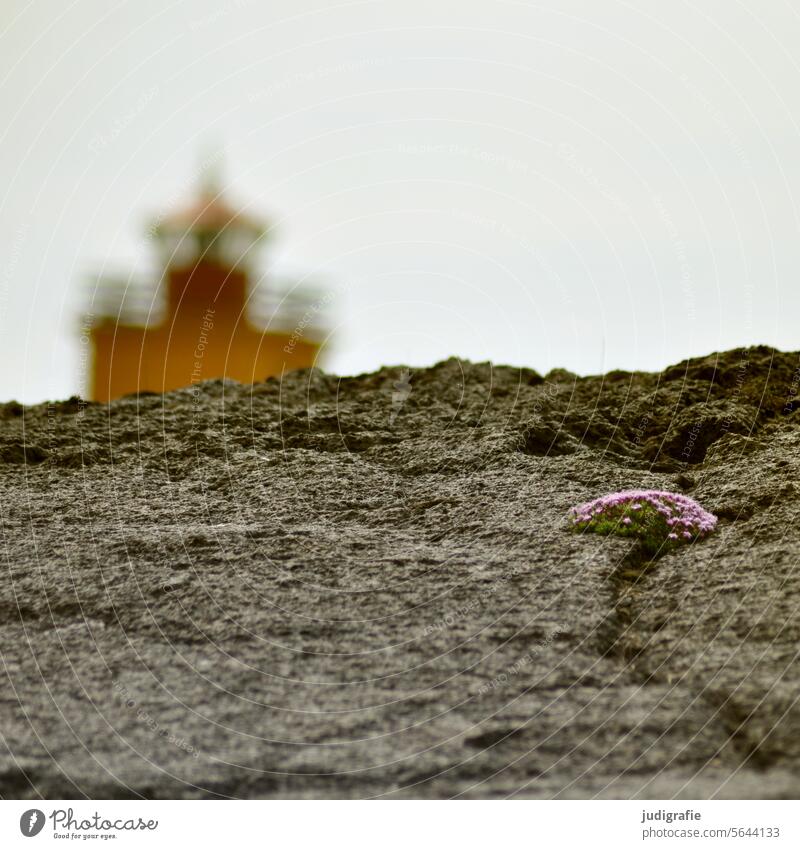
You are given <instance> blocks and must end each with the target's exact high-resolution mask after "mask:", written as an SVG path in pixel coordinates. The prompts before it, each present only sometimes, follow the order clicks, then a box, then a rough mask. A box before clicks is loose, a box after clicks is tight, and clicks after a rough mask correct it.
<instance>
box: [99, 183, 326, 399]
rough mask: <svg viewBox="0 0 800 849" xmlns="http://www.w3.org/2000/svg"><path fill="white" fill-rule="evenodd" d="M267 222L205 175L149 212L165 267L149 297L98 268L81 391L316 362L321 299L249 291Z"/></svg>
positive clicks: (171, 383)
mask: <svg viewBox="0 0 800 849" xmlns="http://www.w3.org/2000/svg"><path fill="white" fill-rule="evenodd" d="M266 232H267V230H266V227H265V225H264V223H263V222H262V221H260V220H258V219H257V218H255V217H253V216H251V215H249V214H246V213H244V212H241V211H238V210H237V209H236V208H234V207H233V206H231V205H230V204H229V203H228V201H227V200H226V199H225V197H224V195H223V192H222V190H221V189H220V187H219V183H218V181H217V180H216V179H214V178H213V177H212V178H209V179H207V180H206V181H205V182H203V183H202V184H201V185H200V187H199V191H198V192H197V196H196V198H195V199H194V201H193V202H192V203H190V204H189V205H188V206H186V207H185V208H183V209H180V210H179V211H177V212H176V213H174V214H172V215H170V216H168V217H166V218H164V219H163V220H161V221H159V222H156V223H155V224H154V225H153V226H152V227H151V233H152V235H153V237H154V239H155V245H156V250H157V252H158V259H159V264H160V266H161V268H162V269H163V276H162V279H161V281H160V283H159V286H158V287H157V288H156V289H155V290H153V289H152V287H151V291H152V292H153V297H151V298H149V299H148V298H147V297H146V295H147V287H140V286H137V285H134V284H132V283H131V282H130V280H125V279H116V280H115V279H113V278H102V279H100V280H99V281H98V282H97V285H96V287H95V290H94V293H93V298H92V308H91V312H92V313H93V318H92V321H91V328H90V330H89V337H90V340H91V347H92V365H91V378H90V386H89V397H90V398H91V399H92V400H95V401H108V400H111V399H113V398H118V397H120V396H122V395H127V394H130V393H136V392H144V391H150V392H165V391H168V390H170V389H177V388H179V387H183V386H189V385H191V384H194V383H198V382H199V381H201V380H208V379H211V378H217V377H230V378H234V379H235V380H238V381H241V382H243V383H255V382H257V381H261V380H264V379H265V378H267V377H273V376H278V375H281V374H282V373H284V372H285V371H289V370H292V369H298V368H306V367H309V366H312V365H314V364H315V363H316V361H317V357H318V355H319V350H320V340H321V337H322V335H323V333H322V329H321V327H320V323H321V321H322V320H323V315H322V304H323V301H324V299H318V300H317V301H316V302H315V301H314V300H313V299H312V298H311V297H308V296H306V297H303V296H302V295H300V294H297V293H296V292H287V294H285V295H284V296H283V297H278V296H277V295H276V293H274V292H273V293H272V297H271V298H269V299H265V297H264V296H263V293H261V292H257V291H255V289H254V288H253V286H252V280H253V279H254V277H255V269H254V259H255V253H256V248H257V247H259V246H260V245H261V244H262V242H263V240H264V238H265V235H266ZM148 300H149V302H148Z"/></svg>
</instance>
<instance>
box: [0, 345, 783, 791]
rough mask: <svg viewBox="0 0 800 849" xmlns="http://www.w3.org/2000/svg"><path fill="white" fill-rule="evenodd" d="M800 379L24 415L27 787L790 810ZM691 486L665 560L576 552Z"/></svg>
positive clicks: (436, 378)
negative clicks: (607, 524)
mask: <svg viewBox="0 0 800 849" xmlns="http://www.w3.org/2000/svg"><path fill="white" fill-rule="evenodd" d="M798 388H800V358H799V357H798V355H797V354H787V353H780V352H778V351H775V350H772V349H769V348H763V347H759V348H750V349H746V350H743V351H733V352H729V353H726V354H721V355H714V356H709V357H706V358H702V359H696V360H691V361H688V362H684V363H681V364H680V365H677V366H674V367H672V368H669V369H667V370H665V371H664V372H663V373H661V374H642V373H633V374H629V373H624V372H612V373H610V374H607V375H605V376H602V377H589V378H577V377H575V376H574V375H571V374H569V373H568V372H565V371H563V370H558V371H555V372H552V373H551V374H549V375H547V376H546V377H542V376H540V375H539V374H537V373H536V372H534V371H531V370H525V369H523V370H520V369H514V368H508V367H492V366H491V365H488V364H470V363H466V362H461V361H457V360H448V361H446V362H443V363H440V364H439V365H436V366H434V367H432V368H429V369H425V370H419V371H416V372H413V373H412V374H411V377H410V380H409V379H407V378H405V377H403V374H402V372H401V370H400V369H397V368H387V369H383V370H381V371H379V372H377V373H375V374H369V375H362V376H359V377H352V378H343V379H339V378H336V377H332V376H330V375H326V374H322V373H320V372H318V371H314V372H300V373H295V374H292V375H289V376H288V377H286V378H285V379H284V380H283V381H278V380H268V381H266V382H264V383H261V384H256V385H254V386H252V387H251V386H244V385H238V384H235V383H230V382H222V381H215V382H209V383H205V384H202V385H199V386H197V387H194V388H191V389H186V390H181V391H178V392H172V393H170V394H168V395H166V396H164V397H162V396H155V395H146V396H144V395H143V396H139V397H132V398H125V399H122V400H120V401H116V402H114V403H112V404H111V405H108V406H106V405H92V404H89V405H84V404H83V403H82V402H80V401H79V400H78V399H71V400H69V401H66V402H62V403H56V404H51V405H41V406H37V407H27V408H22V407H21V406H19V405H18V404H13V403H12V404H6V405H3V406H0V470H2V477H1V478H0V479H1V480H2V490H3V491H2V501H0V506H1V508H2V515H1V518H2V540H3V551H4V555H5V565H4V569H3V573H2V581H1V582H0V588H1V590H2V593H1V594H0V605H1V606H2V614H3V615H2V619H1V620H0V648H1V649H2V660H3V672H2V676H3V678H4V686H3V689H2V696H0V699H1V700H2V711H0V727H1V729H2V734H3V742H4V747H3V748H2V750H0V793H1V794H2V795H3V796H4V797H12V798H18V797H31V798H35V797H39V796H44V797H50V798H64V797H70V798H76V797H82V796H89V797H95V798H100V797H138V796H143V797H155V798H163V797H167V798H171V797H209V796H222V797H453V796H461V797H508V796H518V797H540V798H552V797H559V798H565V797H580V798H586V797H622V798H628V797H653V798H659V797H692V798H698V797H699V798H707V797H787V796H788V797H797V796H798V795H800V792H799V791H800V704H798V696H800V676H799V675H798V648H800V610H799V609H798V606H799V605H800V571H799V570H798V562H799V561H800V525H799V524H798V508H800V495H799V494H798V492H799V490H798V487H800V483H799V482H798V473H800V410H798V409H797V408H800V395H798ZM627 488H656V489H669V490H673V491H677V492H685V493H687V494H689V495H691V496H692V497H693V498H695V499H697V500H698V501H699V502H700V503H701V504H702V505H703V506H704V507H705V508H707V509H709V510H711V511H712V512H714V513H716V514H717V515H719V516H720V525H719V529H718V531H717V532H716V533H715V534H714V535H713V536H712V537H710V538H709V539H708V540H705V541H702V542H698V543H696V544H692V545H687V546H685V547H682V548H680V549H679V550H676V551H674V552H672V553H669V554H668V555H666V556H664V557H661V558H659V559H658V560H656V561H654V562H652V563H647V562H644V561H642V559H641V558H637V556H636V550H635V548H633V547H632V544H631V541H630V540H625V539H620V538H617V537H598V536H595V535H589V534H586V535H580V534H575V533H573V532H571V531H570V530H569V528H568V526H567V525H566V522H565V514H566V511H567V510H568V508H569V507H570V506H571V505H573V504H575V503H577V502H580V501H585V500H588V499H590V498H593V497H596V496H599V495H602V494H604V493H607V492H611V491H614V490H619V489H627Z"/></svg>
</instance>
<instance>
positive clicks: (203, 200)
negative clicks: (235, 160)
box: [156, 179, 266, 237]
mask: <svg viewBox="0 0 800 849" xmlns="http://www.w3.org/2000/svg"><path fill="white" fill-rule="evenodd" d="M229 229H237V230H245V231H247V232H248V233H249V234H250V235H252V236H254V237H258V236H261V235H263V233H264V232H265V229H266V223H265V222H264V221H262V220H260V219H258V218H256V217H255V216H254V215H250V214H249V213H247V212H243V211H242V210H238V209H236V208H235V207H233V206H232V205H231V204H230V203H229V202H228V201H227V200H226V199H225V196H224V192H223V191H222V189H221V187H220V186H219V184H218V182H217V180H216V179H212V180H209V181H208V182H206V183H204V184H202V185H201V186H200V190H199V192H198V193H197V196H196V197H195V198H194V200H192V201H191V202H190V203H189V204H187V205H186V206H184V207H182V208H180V209H178V210H176V211H175V212H173V213H171V214H170V215H168V216H166V217H165V218H164V219H162V220H161V221H159V222H158V225H157V227H156V233H158V234H159V235H163V234H167V233H169V234H174V233H187V232H190V231H194V232H203V233H214V232H221V231H224V230H229Z"/></svg>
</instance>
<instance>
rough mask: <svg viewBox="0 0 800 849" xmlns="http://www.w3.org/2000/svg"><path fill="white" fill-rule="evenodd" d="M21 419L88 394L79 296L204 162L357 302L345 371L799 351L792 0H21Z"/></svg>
mask: <svg viewBox="0 0 800 849" xmlns="http://www.w3.org/2000/svg"><path fill="white" fill-rule="evenodd" d="M0 29H1V30H2V35H0V114H2V116H3V120H2V122H0V137H1V138H2V142H0V153H1V154H2V155H1V156H0V234H1V235H0V238H1V239H2V250H0V346H2V350H0V363H1V364H2V365H0V368H2V369H3V371H2V374H0V400H2V399H8V398H12V397H15V398H18V399H20V400H23V401H27V402H31V401H37V400H42V399H44V398H47V397H62V396H66V395H68V394H70V393H72V392H76V391H79V390H81V389H82V388H83V387H82V384H83V377H84V375H83V374H82V366H81V357H80V350H79V345H78V342H77V331H78V320H77V318H76V315H77V309H78V305H79V299H78V297H77V295H78V293H79V291H80V289H81V285H82V283H85V280H86V279H87V275H88V274H90V273H91V272H93V271H97V270H98V269H100V268H103V267H106V268H111V269H122V270H133V271H134V272H137V273H142V274H144V273H146V272H147V271H148V270H149V268H150V267H151V265H152V257H151V255H150V252H149V246H148V245H147V243H146V241H145V240H144V229H145V227H146V225H147V221H148V216H151V215H156V214H158V213H159V212H160V211H163V210H164V209H165V208H167V207H168V206H169V204H171V203H172V202H173V201H174V200H175V199H176V198H178V197H182V196H185V195H188V194H189V193H190V191H191V189H192V188H193V184H194V180H195V173H196V170H197V165H198V161H199V160H200V158H201V157H202V155H203V152H204V151H207V150H208V149H209V146H211V147H212V149H213V147H214V146H216V148H217V149H221V150H223V151H224V157H225V162H226V169H225V182H226V185H227V186H228V187H229V188H230V194H231V196H232V197H233V198H236V199H239V200H241V201H243V202H244V203H245V204H248V203H249V204H252V207H251V208H252V209H254V210H258V211H260V212H263V213H265V214H266V215H267V216H268V217H270V218H271V219H272V221H273V222H274V223H275V225H276V234H275V239H274V242H273V243H272V246H271V249H270V250H268V251H267V252H266V255H265V258H264V259H265V264H268V265H269V266H271V267H272V268H274V269H275V271H276V273H278V272H280V273H284V272H286V271H299V272H300V273H306V272H308V273H309V274H310V275H311V276H312V277H313V278H314V279H316V280H317V281H318V282H320V283H325V284H330V285H334V286H337V287H339V288H337V295H336V297H335V299H334V309H335V315H336V318H337V320H338V322H339V325H338V332H337V336H336V344H335V348H334V349H333V351H332V354H331V356H330V358H329V360H328V362H327V363H326V367H327V368H328V369H329V370H331V371H335V372H339V373H354V372H358V371H365V370H371V369H373V368H376V367H378V366H380V365H382V364H397V363H408V364H410V365H412V366H416V365H425V364H429V363H432V362H435V361H436V360H438V359H442V358H444V357H447V356H450V355H456V356H460V357H466V358H469V359H472V360H486V359H491V360H493V361H495V362H497V363H513V364H524V365H528V366H532V367H534V368H537V369H539V370H540V371H543V372H544V371H547V370H548V369H549V368H551V367H553V366H563V367H566V368H570V369H573V370H575V371H578V372H580V373H590V372H599V371H601V370H606V369H608V368H647V369H655V368H660V367H662V366H664V365H666V364H668V363H670V362H675V361H678V360H680V359H682V358H684V357H686V356H690V355H696V354H703V353H707V352H709V351H712V350H718V349H725V348H732V347H735V346H737V345H741V344H752V343H756V342H764V343H768V344H772V345H776V346H777V347H781V348H784V349H798V348H800V321H798V318H799V317H800V286H798V268H799V267H800V239H798V209H797V207H796V204H797V200H798V197H799V195H798V189H799V188H800V132H799V129H800V57H799V56H798V54H797V50H796V47H797V44H799V43H800V10H799V9H798V7H797V6H794V7H793V6H792V5H791V4H790V3H789V2H783V0H758V2H756V0H748V2H744V3H741V2H736V0H719V2H711V0H698V2H692V3H685V2H680V0H676V2H674V3H664V2H657V0H653V2H650V0H641V2H631V3H621V2H612V0H563V2H555V0H553V2H544V3H538V2H537V3H533V2H492V0H483V2H465V0H458V2H455V0H453V2H450V0H424V2H421V0H386V2H379V1H377V0H376V1H375V2H344V3H335V2H327V3H325V2H321V0H314V2H311V0H277V2H269V3H263V4H262V3H258V2H255V0H222V2H211V0H193V1H192V2H178V3H174V2H169V0H136V2H128V3H124V2H122V3H114V4H108V3H106V2H101V0H76V2H73V3H71V4H69V3H59V4H55V5H54V4H52V3H46V2H30V3H25V2H17V0H3V2H2V5H0Z"/></svg>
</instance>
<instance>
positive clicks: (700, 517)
mask: <svg viewBox="0 0 800 849" xmlns="http://www.w3.org/2000/svg"><path fill="white" fill-rule="evenodd" d="M570 517H571V519H572V526H573V528H574V529H575V530H578V531H583V530H585V531H591V532H593V533H597V534H619V535H620V536H632V537H637V538H638V539H639V540H640V542H641V544H642V547H643V548H644V549H645V551H647V552H648V553H649V554H656V553H661V554H663V553H664V552H666V551H668V550H670V549H672V548H674V547H676V546H678V545H681V544H683V543H687V542H691V541H692V540H695V539H700V538H702V537H705V536H708V534H710V533H711V532H712V531H713V530H714V529H715V528H716V526H717V517H716V516H715V515H714V514H713V513H709V512H708V511H707V510H704V509H703V508H702V507H701V506H700V505H699V504H698V503H697V502H696V501H694V500H693V499H691V498H689V497H688V496H686V495H679V494H678V493H676V492H662V491H660V490H656V489H630V490H626V491H624V492H613V493H611V494H609V495H604V496H602V497H601V498H596V499H595V500H594V501H587V502H586V503H585V504H579V505H577V506H576V507H573V508H572V509H571V510H570Z"/></svg>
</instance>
